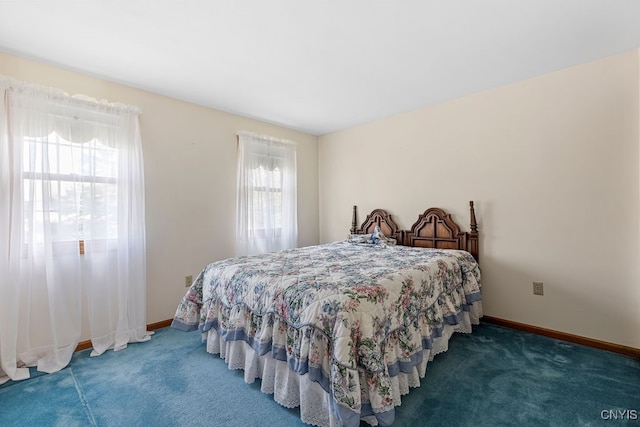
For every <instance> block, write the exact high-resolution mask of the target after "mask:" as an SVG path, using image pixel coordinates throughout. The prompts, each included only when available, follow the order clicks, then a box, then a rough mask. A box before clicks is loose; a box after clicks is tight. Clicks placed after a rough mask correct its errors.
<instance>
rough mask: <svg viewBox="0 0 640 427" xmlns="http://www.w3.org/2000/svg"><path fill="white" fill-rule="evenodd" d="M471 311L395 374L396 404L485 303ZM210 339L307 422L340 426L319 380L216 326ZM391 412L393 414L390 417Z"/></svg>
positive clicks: (370, 418) (232, 364)
mask: <svg viewBox="0 0 640 427" xmlns="http://www.w3.org/2000/svg"><path fill="white" fill-rule="evenodd" d="M469 308H470V309H469V311H464V312H463V313H462V316H461V318H460V321H459V322H458V323H457V324H456V325H449V324H445V325H444V329H443V331H442V335H441V336H439V337H437V338H434V339H433V345H432V348H430V349H425V350H423V351H422V356H423V357H422V360H421V362H420V363H418V364H417V365H415V366H414V367H413V369H412V371H411V372H409V373H405V372H402V371H400V372H399V373H398V374H397V375H395V376H392V377H391V383H392V387H393V405H394V406H400V405H401V396H403V395H405V394H407V393H409V389H410V388H411V387H414V388H415V387H419V386H420V379H421V378H424V376H425V374H426V371H427V364H428V363H429V362H430V361H432V360H433V357H434V356H435V355H437V354H439V353H444V352H446V351H447V349H448V348H449V339H450V338H451V336H452V335H453V333H454V332H460V333H471V331H472V325H477V324H478V323H479V321H480V318H481V317H482V303H481V302H480V301H477V302H475V303H473V304H471V305H470V307H469ZM202 337H203V340H206V342H207V352H209V353H212V354H220V357H222V358H223V359H224V360H225V362H226V363H227V365H228V367H229V369H242V370H244V380H245V382H246V383H248V384H250V383H253V382H254V381H255V380H256V378H261V379H262V384H261V391H262V392H263V393H268V394H273V398H274V400H275V401H276V402H278V403H279V404H280V405H282V406H285V407H287V408H295V407H298V406H299V407H300V418H301V419H302V421H304V422H305V423H308V424H311V425H316V426H320V427H326V426H329V427H334V426H336V427H337V426H340V425H341V423H340V421H339V420H338V419H337V418H336V416H335V414H334V413H333V410H332V408H333V407H334V405H335V404H333V403H332V402H331V396H330V394H329V393H327V392H326V391H325V390H324V389H323V388H322V387H321V385H320V384H319V383H317V382H314V381H312V380H311V379H310V375H309V374H305V375H299V374H297V373H295V372H293V371H292V370H291V369H289V367H288V365H287V362H286V361H282V360H277V359H275V358H273V357H272V356H271V353H267V354H265V355H262V356H260V355H258V354H257V353H256V351H255V350H254V349H253V348H252V347H251V346H250V345H248V344H247V343H246V342H245V341H243V340H238V341H225V340H224V339H223V338H222V337H221V336H220V334H219V333H218V331H217V330H216V328H212V329H210V330H209V331H207V332H205V333H203V334H202ZM389 415H391V417H390V418H389ZM393 418H394V415H393V414H387V415H386V416H385V419H384V420H380V419H378V418H377V417H376V416H375V415H366V414H363V415H362V417H361V419H362V420H363V421H365V422H367V423H368V424H370V425H374V426H376V425H379V424H382V425H384V424H387V423H389V422H392V421H393Z"/></svg>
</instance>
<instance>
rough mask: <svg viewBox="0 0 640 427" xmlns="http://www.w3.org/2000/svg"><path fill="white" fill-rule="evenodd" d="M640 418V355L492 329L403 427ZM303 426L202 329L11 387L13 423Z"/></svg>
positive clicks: (457, 354)
mask: <svg viewBox="0 0 640 427" xmlns="http://www.w3.org/2000/svg"><path fill="white" fill-rule="evenodd" d="M603 411H604V412H603ZM625 411H626V412H625ZM634 414H636V416H635V418H636V419H633V418H634ZM613 415H615V416H616V418H617V419H610V418H612V416H613ZM607 418H609V419H607ZM639 418H640V361H639V360H635V359H632V358H628V357H624V356H621V355H617V354H613V353H609V352H606V351H600V350H595V349H591V348H587V347H583V346H580V345H574V344H569V343H566V342H562V341H558V340H553V339H550V338H545V337H540V336H536V335H531V334H527V333H524V332H519V331H514V330H511V329H508V328H503V327H500V326H496V325H491V324H486V323H482V324H481V325H480V326H479V327H477V328H475V330H474V333H473V334H471V335H460V334H456V335H454V337H453V338H452V340H451V343H450V346H449V351H448V352H447V353H445V354H443V355H439V356H436V359H435V360H434V361H433V362H432V363H431V364H429V366H428V368H427V376H426V377H425V378H424V379H423V380H422V387H420V388H419V389H413V390H412V392H411V393H410V394H409V395H408V396H404V397H403V400H402V406H401V407H399V408H397V410H396V422H395V423H394V426H427V425H429V426H499V425H504V426H511V425H523V426H549V425H551V426H591V425H609V426H611V425H615V426H621V425H636V426H637V425H640V420H639ZM302 425H304V424H303V423H302V422H301V421H300V419H299V411H298V410H290V409H286V408H283V407H282V406H280V405H278V404H277V403H276V402H275V401H274V400H273V398H272V396H271V395H265V394H263V393H262V392H261V391H260V385H259V382H256V383H254V384H251V385H247V384H245V383H244V379H243V373H242V371H229V370H228V369H227V366H226V365H225V363H224V361H222V360H221V359H220V358H219V357H217V356H213V355H210V354H208V353H206V351H205V348H204V344H202V343H201V341H200V335H199V334H198V333H184V332H180V331H177V330H174V329H170V328H165V329H160V330H158V331H156V334H155V335H154V336H153V338H152V339H151V341H149V342H146V343H139V344H132V345H129V347H128V348H127V349H126V350H125V351H121V352H107V353H105V354H103V355H102V356H100V357H97V358H90V357H89V351H88V350H87V351H83V352H79V353H76V354H75V355H74V357H73V360H72V362H71V364H70V365H69V366H68V367H67V368H66V369H63V370H62V371H60V372H57V373H54V374H50V375H42V374H39V373H34V375H33V377H32V378H31V379H29V380H26V381H20V382H9V383H7V384H4V385H2V386H0V426H3V427H4V426H16V427H19V426H225V427H226V426H242V427H249V426H302Z"/></svg>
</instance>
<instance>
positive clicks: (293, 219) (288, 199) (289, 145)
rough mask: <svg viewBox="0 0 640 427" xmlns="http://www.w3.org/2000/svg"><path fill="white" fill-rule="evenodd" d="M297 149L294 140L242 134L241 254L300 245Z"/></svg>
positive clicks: (239, 188) (238, 236)
mask: <svg viewBox="0 0 640 427" xmlns="http://www.w3.org/2000/svg"><path fill="white" fill-rule="evenodd" d="M296 146H297V144H296V143H295V142H293V141H288V140H283V139H276V138H272V137H269V136H263V135H257V134H255V133H252V132H246V131H242V132H238V170H237V192H238V196H237V197H238V198H237V213H236V215H237V223H236V254H237V255H251V254H258V253H265V252H273V251H278V250H281V249H288V248H293V247H296V246H297V244H298V216H297V176H296Z"/></svg>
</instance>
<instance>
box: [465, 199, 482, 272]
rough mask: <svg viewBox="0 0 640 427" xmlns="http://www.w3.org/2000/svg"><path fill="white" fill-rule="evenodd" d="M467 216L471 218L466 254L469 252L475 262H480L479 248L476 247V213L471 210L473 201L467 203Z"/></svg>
mask: <svg viewBox="0 0 640 427" xmlns="http://www.w3.org/2000/svg"><path fill="white" fill-rule="evenodd" d="M469 216H470V217H471V225H470V228H471V231H470V232H469V237H468V239H467V252H469V253H470V254H471V255H473V257H474V258H475V259H476V261H478V262H479V261H480V258H479V257H480V253H479V252H480V248H479V245H478V222H477V221H476V211H475V209H473V201H470V202H469Z"/></svg>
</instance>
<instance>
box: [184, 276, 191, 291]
mask: <svg viewBox="0 0 640 427" xmlns="http://www.w3.org/2000/svg"><path fill="white" fill-rule="evenodd" d="M192 283H193V276H192V275H188V276H184V287H185V288H188V287H189V286H191V284H192Z"/></svg>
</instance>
